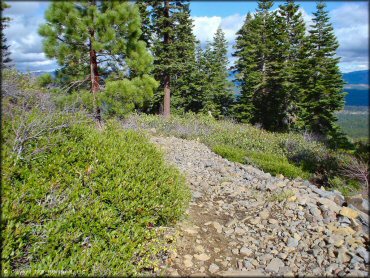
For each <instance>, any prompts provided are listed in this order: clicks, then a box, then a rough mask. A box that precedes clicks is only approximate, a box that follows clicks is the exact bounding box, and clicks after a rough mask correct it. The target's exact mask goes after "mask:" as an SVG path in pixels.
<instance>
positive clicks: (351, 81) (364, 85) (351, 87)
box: [229, 70, 369, 106]
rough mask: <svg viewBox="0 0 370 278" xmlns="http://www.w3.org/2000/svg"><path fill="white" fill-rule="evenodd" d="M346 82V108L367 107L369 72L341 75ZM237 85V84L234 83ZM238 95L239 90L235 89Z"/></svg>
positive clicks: (231, 74)
mask: <svg viewBox="0 0 370 278" xmlns="http://www.w3.org/2000/svg"><path fill="white" fill-rule="evenodd" d="M234 78H235V74H233V73H232V72H230V76H229V79H230V80H233V79H234ZM343 79H344V81H345V82H346V84H345V86H344V92H346V93H347V95H346V97H345V100H346V106H369V70H361V71H353V72H348V73H344V74H343ZM235 84H236V85H237V83H235ZM235 93H236V94H239V88H238V87H236V88H235Z"/></svg>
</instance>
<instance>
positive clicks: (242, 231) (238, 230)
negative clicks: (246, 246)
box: [234, 227, 245, 235]
mask: <svg viewBox="0 0 370 278" xmlns="http://www.w3.org/2000/svg"><path fill="white" fill-rule="evenodd" d="M234 232H235V234H237V235H243V234H244V233H245V231H244V229H242V228H240V227H236V228H235V230H234Z"/></svg>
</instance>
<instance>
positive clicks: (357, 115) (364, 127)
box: [337, 107, 369, 139]
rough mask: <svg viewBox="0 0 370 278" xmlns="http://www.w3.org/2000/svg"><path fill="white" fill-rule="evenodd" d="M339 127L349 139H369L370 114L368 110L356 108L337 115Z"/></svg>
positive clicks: (345, 109)
mask: <svg viewBox="0 0 370 278" xmlns="http://www.w3.org/2000/svg"><path fill="white" fill-rule="evenodd" d="M337 117H338V125H339V126H340V127H341V129H342V130H343V132H345V133H346V134H347V135H348V137H350V138H352V139H361V138H366V137H367V138H369V113H368V109H366V110H365V111H362V110H360V109H357V110H356V108H355V107H353V108H351V110H347V107H345V108H344V110H343V111H340V112H338V113H337Z"/></svg>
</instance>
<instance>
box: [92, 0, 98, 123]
mask: <svg viewBox="0 0 370 278" xmlns="http://www.w3.org/2000/svg"><path fill="white" fill-rule="evenodd" d="M90 4H91V5H96V2H95V1H94V0H92V1H91V2H90ZM89 33H90V43H89V48H90V49H89V50H90V80H91V92H92V94H93V97H94V109H95V118H96V119H97V120H98V122H99V123H100V122H101V115H100V107H99V105H97V103H96V95H97V93H98V92H99V90H100V86H99V72H98V61H97V58H96V51H95V49H94V48H93V41H94V38H95V31H94V29H93V28H91V29H90V30H89Z"/></svg>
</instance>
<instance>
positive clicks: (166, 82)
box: [163, 0, 171, 118]
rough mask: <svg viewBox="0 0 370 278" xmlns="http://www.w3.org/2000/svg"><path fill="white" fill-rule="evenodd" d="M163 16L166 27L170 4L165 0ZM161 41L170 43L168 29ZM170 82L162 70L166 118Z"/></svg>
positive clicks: (169, 101) (165, 115)
mask: <svg viewBox="0 0 370 278" xmlns="http://www.w3.org/2000/svg"><path fill="white" fill-rule="evenodd" d="M164 17H165V18H166V19H167V21H166V24H167V26H166V27H168V19H169V17H170V4H169V2H168V1H167V0H165V1H164ZM167 30H168V29H167ZM163 42H164V45H165V46H166V45H169V44H170V38H169V34H168V31H166V32H165V33H164V35H163ZM170 82H171V77H170V74H169V73H168V72H164V74H163V85H164V101H163V116H164V117H166V118H168V117H169V116H170V114H171V111H170V107H171V87H170Z"/></svg>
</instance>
